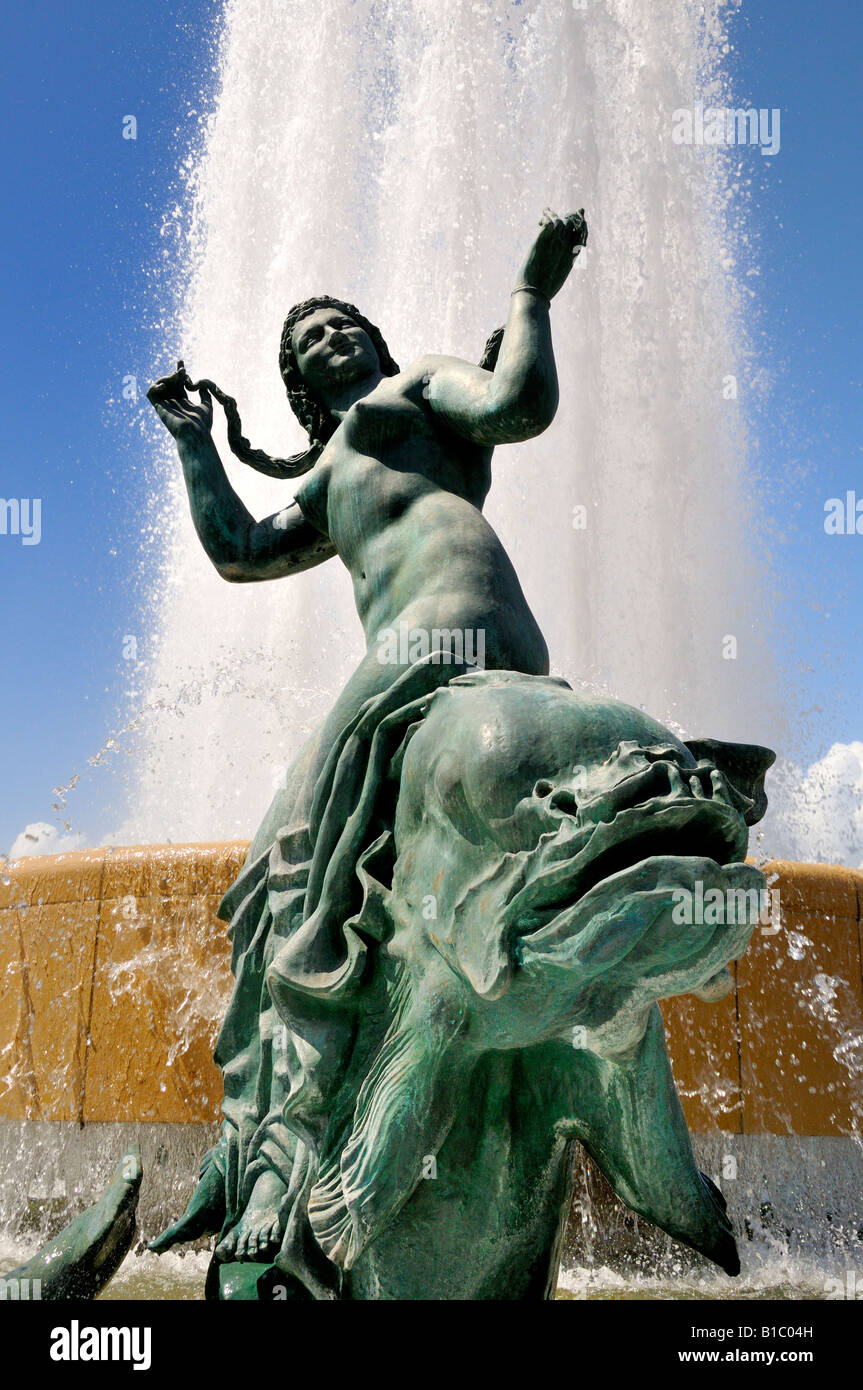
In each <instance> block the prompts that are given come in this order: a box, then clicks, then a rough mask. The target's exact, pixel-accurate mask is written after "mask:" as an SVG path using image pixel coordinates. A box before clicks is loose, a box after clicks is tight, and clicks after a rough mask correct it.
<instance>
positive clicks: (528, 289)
mask: <svg viewBox="0 0 863 1390" xmlns="http://www.w3.org/2000/svg"><path fill="white" fill-rule="evenodd" d="M520 290H525V291H526V292H527V293H528V294H535V295H536V297H537V299H541V300H542V302H543V304H544V305H545V307H546V308H547V309H550V308H551V300H550V299H549V297H548V295H547V294H543V292H542V290H538V289H537V288H536V285H516V287H515V289H514V290H513V291H512V294H511V295H510V299H511V298H512V295H513V294H518V293H519V291H520Z"/></svg>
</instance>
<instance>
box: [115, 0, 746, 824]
mask: <svg viewBox="0 0 863 1390" xmlns="http://www.w3.org/2000/svg"><path fill="white" fill-rule="evenodd" d="M726 9H727V6H726V4H725V2H724V0H708V3H706V4H705V3H698V4H696V3H692V4H686V3H680V2H679V0H664V2H663V3H662V4H660V5H658V6H657V5H650V6H647V5H644V4H642V3H639V2H638V0H602V3H598V0H597V2H596V3H594V0H590V3H588V4H586V5H584V6H582V5H581V3H580V2H578V0H577V2H576V3H573V0H488V3H482V4H476V5H466V4H464V0H352V3H345V2H344V0H330V2H329V3H321V0H229V3H228V5H227V9H226V13H225V17H224V28H223V35H222V44H221V58H220V87H219V91H218V94H217V99H216V101H215V107H214V112H213V114H212V116H211V118H210V121H209V124H208V126H207V130H206V136H205V141H204V148H203V150H202V154H201V157H200V159H199V161H198V163H197V165H196V167H195V170H194V176H193V179H192V186H191V190H190V199H191V215H190V225H191V231H190V232H189V234H188V236H187V245H186V251H185V256H184V258H182V269H181V272H180V274H181V277H182V281H183V296H182V307H181V311H180V312H179V314H178V317H177V321H176V323H175V324H174V325H173V327H171V326H169V327H168V329H166V335H165V341H164V344H163V356H162V358H161V360H160V364H159V366H160V370H162V371H164V370H168V369H169V368H170V367H171V366H172V364H173V360H174V358H175V357H176V356H182V357H184V359H185V361H186V363H187V366H188V367H189V369H190V371H191V372H192V374H193V375H206V376H210V377H213V378H214V379H215V380H216V381H218V382H219V383H220V384H221V385H222V386H223V387H224V388H225V389H226V390H228V391H229V392H231V393H232V394H234V395H236V397H237V398H238V401H239V403H240V407H241V411H242V414H243V422H244V428H245V432H246V433H247V434H248V436H249V437H250V438H251V439H252V442H253V443H254V444H256V445H258V446H260V447H263V448H266V449H267V450H268V451H269V452H271V453H284V452H286V451H290V450H292V449H297V448H299V447H301V446H302V445H303V442H304V440H303V437H302V435H301V432H300V430H299V427H298V425H297V424H296V422H295V421H294V420H293V417H292V416H291V415H290V412H289V409H288V406H287V402H286V398H285V394H284V390H283V388H282V384H281V381H280V378H279V373H278V366H277V352H278V341H279V334H280V328H281V323H282V319H283V317H284V315H285V313H286V311H287V309H288V308H289V307H290V306H291V305H292V304H293V303H294V302H296V301H297V300H299V299H302V298H305V297H306V296H308V295H311V294H314V293H330V294H335V295H338V296H340V297H343V298H346V299H349V300H352V301H353V302H355V303H357V304H359V306H360V307H361V309H362V310H363V311H364V312H365V313H366V314H367V315H368V316H369V317H370V318H371V319H372V320H373V321H374V322H376V323H378V324H380V326H381V327H382V329H383V332H384V335H385V337H386V338H387V341H388V343H389V346H390V348H391V350H392V352H393V355H394V356H395V357H396V359H397V360H398V361H400V362H402V363H407V362H408V361H410V360H411V358H413V357H415V356H417V355H419V354H420V353H423V352H430V351H435V352H449V353H455V354H458V355H460V356H464V357H466V358H468V359H471V360H477V358H478V357H479V354H480V352H481V350H482V346H483V343H484V341H485V338H486V336H487V335H488V333H489V332H490V331H491V330H492V329H493V328H494V327H496V326H497V325H498V324H499V323H501V322H502V321H503V319H504V317H505V315H506V312H507V307H508V303H509V291H510V289H511V286H512V284H513V282H514V278H515V275H516V273H517V269H518V265H519V262H520V259H521V258H522V257H523V255H524V253H525V252H526V249H527V247H528V246H529V244H530V241H531V240H532V238H533V236H534V234H535V231H536V226H537V222H538V220H539V217H540V215H541V213H542V210H543V208H545V207H546V206H547V205H548V206H551V207H553V208H555V209H556V210H559V211H568V210H570V209H572V208H576V207H581V206H584V207H585V208H586V210H587V216H588V219H589V225H590V246H589V248H588V250H587V252H586V253H584V254H583V255H582V257H581V259H580V260H579V261H578V262H577V264H576V268H575V271H574V273H573V275H572V277H571V280H570V281H569V283H568V284H567V285H566V286H565V288H564V290H563V291H562V293H561V295H560V297H559V299H558V300H557V301H556V302H555V305H554V311H553V326H554V335H555V342H556V350H557V358H558V363H559V372H560V382H561V406H560V410H559V412H558V416H557V419H556V420H555V422H554V424H553V426H552V427H551V428H550V429H549V430H548V432H547V433H546V434H545V435H544V436H542V437H541V438H540V439H537V440H534V441H531V442H530V443H527V444H523V445H518V446H514V447H513V446H511V447H508V448H502V449H500V450H499V451H498V453H497V455H496V458H495V465H496V468H495V481H494V486H493V489H492V493H491V496H490V499H489V503H488V509H487V510H488V515H489V518H490V520H491V522H492V524H493V525H494V526H495V527H496V529H497V530H498V531H499V533H500V535H501V537H502V539H503V541H504V543H505V545H506V546H507V548H508V550H509V552H510V554H511V555H512V556H513V559H514V561H515V564H516V567H517V570H518V572H519V574H520V577H521V579H522V583H523V586H524V588H525V591H526V593H527V595H528V599H529V601H530V603H531V605H532V607H533V609H534V612H535V613H536V615H537V617H538V619H539V621H540V624H541V626H542V627H543V629H544V631H545V633H546V636H547V638H548V642H549V647H550V650H551V653H552V666H553V669H554V670H555V671H557V672H559V673H562V674H564V675H566V676H567V677H568V678H569V679H570V680H572V681H584V682H588V683H590V684H591V685H593V686H599V687H601V688H604V689H607V690H608V691H610V692H612V693H614V694H615V695H617V696H619V697H621V698H623V699H625V700H628V701H630V702H631V703H634V704H636V705H641V706H643V707H645V708H646V709H648V710H650V711H651V712H652V713H654V714H655V715H657V716H658V717H660V718H665V719H668V720H672V721H676V722H677V724H679V725H680V726H683V727H685V728H686V729H687V730H688V731H689V732H690V733H709V734H711V735H713V736H719V737H723V736H726V737H744V738H749V739H757V738H759V737H761V738H762V739H763V740H764V741H769V734H770V733H771V732H772V731H771V728H770V713H769V708H770V701H769V700H768V698H767V691H766V689H765V683H766V682H765V674H764V673H765V658H764V640H763V636H762V635H761V634H760V631H759V627H758V623H757V621H756V616H757V612H758V610H759V608H760V603H759V600H758V598H757V595H758V592H759V586H758V575H757V574H756V573H755V572H754V568H753V566H752V565H751V564H750V563H749V561H748V559H747V556H748V555H749V554H750V553H751V547H750V546H749V545H748V543H747V536H748V535H749V534H751V531H750V530H749V528H750V527H751V524H752V523H751V518H750V517H749V516H748V514H747V503H746V500H745V497H744V475H743V454H744V437H743V430H742V426H741V420H740V417H739V414H738V405H737V403H736V402H735V401H733V400H728V399H725V396H726V395H727V394H728V391H727V387H724V383H725V382H727V379H728V378H729V377H732V376H734V377H737V378H738V379H740V380H742V376H741V373H743V372H744V371H745V366H744V363H743V353H742V348H741V334H740V322H741V320H740V313H739V302H738V295H737V292H736V290H735V288H734V285H735V283H736V282H735V279H734V265H735V259H736V256H737V255H738V253H739V251H740V246H739V245H738V246H737V247H736V248H735V247H734V246H732V245H731V242H730V236H731V234H730V232H729V230H728V228H729V225H730V220H731V219H730V216H729V213H728V207H729V206H735V198H736V196H737V193H738V192H739V189H738V188H737V185H736V184H734V185H732V182H731V180H732V173H731V165H730V162H729V161H730V157H729V155H728V154H727V152H722V153H720V152H718V151H716V150H715V149H708V148H693V147H687V146H684V145H679V144H675V143H674V141H673V140H672V127H673V121H672V113H673V112H674V111H675V109H677V108H680V107H687V106H691V105H692V104H693V102H695V101H697V100H702V101H707V102H708V103H709V102H710V100H711V99H713V100H721V95H722V91H723V79H722V76H721V66H722V61H723V51H724V50H725V51H727V49H726V42H725V39H724V35H723V21H724V16H725V13H726ZM738 154H739V155H743V154H746V155H747V157H757V155H756V153H755V152H754V151H741V152H738ZM220 429H221V424H219V425H218V426H217V439H220V438H221V440H222V444H224V436H223V435H220V434H219V430H220ZM222 455H223V457H230V455H228V453H227V449H226V447H222ZM228 469H229V473H230V477H231V480H232V482H233V483H234V485H235V486H236V488H237V491H238V492H239V493H240V494H241V496H242V497H243V499H244V501H245V502H246V504H247V505H248V506H249V508H250V509H251V510H252V511H253V512H254V513H255V515H257V516H264V515H267V514H269V513H271V512H273V511H275V510H277V509H278V508H279V507H281V506H282V505H284V503H285V500H286V498H287V497H288V496H290V493H291V491H292V485H291V484H289V483H288V484H286V483H278V482H273V481H272V480H269V479H262V478H260V477H259V476H258V475H256V474H253V473H252V472H251V471H250V470H249V469H247V468H244V467H243V466H242V465H239V464H236V463H234V462H230V463H229V464H228ZM157 474H158V486H157V487H156V492H155V496H154V501H153V507H154V518H155V519H156V521H157V523H158V526H159V529H160V532H161V533H162V534H164V537H165V539H164V543H163V550H162V563H161V566H160V569H159V572H158V574H157V575H156V576H155V578H153V580H152V583H151V586H150V589H149V590H148V593H147V602H146V608H147V613H148V614H152V615H153V616H152V617H151V618H148V621H150V622H151V623H152V632H151V638H150V642H149V647H150V651H151V653H152V656H151V660H150V662H149V667H148V670H149V692H148V694H147V696H146V700H145V705H146V710H145V713H144V715H143V717H142V718H140V719H139V720H136V725H137V727H138V729H139V733H138V744H137V749H136V753H135V757H136V760H137V762H136V771H135V774H134V777H133V789H132V795H131V797H130V806H129V810H128V818H127V821H126V824H125V826H124V828H123V831H122V833H121V836H120V837H119V838H122V839H126V840H135V839H137V840H143V841H148V840H149V841H153V840H159V841H164V840H166V839H171V840H178V839H187V840H201V839H206V838H210V837H216V838H221V837H231V836H235V835H237V836H243V835H249V834H250V833H251V832H252V830H253V829H254V826H255V823H256V821H257V820H258V819H259V818H260V816H261V814H262V813H263V811H264V809H265V807H266V804H267V802H268V800H269V798H270V795H271V793H272V789H273V786H274V785H275V784H277V783H278V781H279V779H280V776H281V775H282V774H281V769H282V768H283V767H284V765H285V764H286V763H287V762H288V761H289V759H290V758H291V757H292V755H293V754H294V753H295V752H296V750H297V748H298V747H299V745H300V743H301V741H302V739H303V737H304V736H305V735H306V734H307V733H308V732H309V730H310V729H311V728H312V727H313V726H314V725H315V723H316V722H317V721H318V720H319V719H320V718H321V717H322V716H323V714H324V713H325V711H326V710H327V708H328V707H329V705H330V704H331V702H332V700H333V698H334V695H335V693H336V692H337V691H338V690H339V688H340V687H341V685H342V684H343V682H344V681H345V679H346V677H347V676H348V674H349V673H350V671H351V670H352V668H353V666H354V665H355V664H356V662H357V661H358V659H359V657H360V656H361V654H362V633H361V629H360V626H359V622H358V620H357V618H356V616H355V613H354V611H353V602H352V595H351V589H350V584H349V581H348V578H347V574H346V572H345V571H344V570H343V569H342V567H341V566H340V564H339V563H338V561H332V562H330V563H328V564H326V565H324V566H322V567H320V568H318V569H316V570H313V571H310V572H307V573H306V574H303V575H300V576H297V577H294V578H292V579H291V580H290V581H285V582H282V583H278V584H275V583H271V584H262V585H255V584H252V585H229V584H226V583H225V582H224V581H223V580H221V579H220V578H218V576H217V575H216V574H215V572H214V571H213V570H212V568H211V567H210V563H209V561H208V560H207V559H206V557H205V556H204V554H203V552H202V551H201V548H200V546H199V544H198V541H197V539H196V537H195V535H194V532H193V530H192V526H191V522H190V520H189V516H188V504H187V502H186V498H185V494H184V490H183V486H182V482H181V480H180V469H179V464H178V462H177V459H176V455H175V454H174V453H173V450H172V448H170V446H169V442H168V441H166V442H165V444H164V447H163V448H162V452H161V453H160V454H159V463H158V469H157ZM579 509H583V510H579ZM581 522H586V525H581V524H580V523H581ZM729 635H731V636H733V637H734V638H735V640H736V641H737V643H738V656H737V659H736V660H727V659H724V658H723V642H724V640H725V639H726V637H727V636H729ZM139 699H140V696H139Z"/></svg>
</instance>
